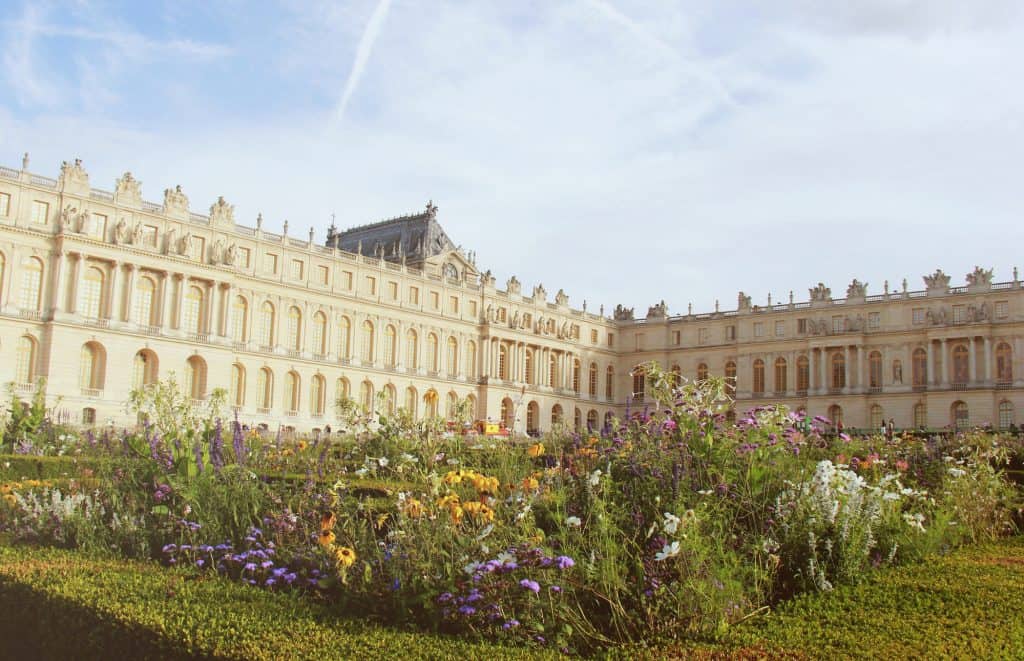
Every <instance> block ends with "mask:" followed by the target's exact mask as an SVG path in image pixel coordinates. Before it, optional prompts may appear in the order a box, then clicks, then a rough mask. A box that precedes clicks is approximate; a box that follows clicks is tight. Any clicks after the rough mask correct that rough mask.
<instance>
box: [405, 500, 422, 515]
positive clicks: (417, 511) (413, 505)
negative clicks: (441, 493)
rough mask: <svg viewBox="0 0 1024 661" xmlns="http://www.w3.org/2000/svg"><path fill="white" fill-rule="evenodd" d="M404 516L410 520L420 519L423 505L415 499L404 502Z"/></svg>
mask: <svg viewBox="0 0 1024 661" xmlns="http://www.w3.org/2000/svg"><path fill="white" fill-rule="evenodd" d="M405 515H406V516H408V517H409V518H411V519H418V518H420V517H421V516H423V503H421V502H420V501H418V500H416V499H415V498H410V499H409V500H407V501H405Z"/></svg>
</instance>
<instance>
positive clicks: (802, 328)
mask: <svg viewBox="0 0 1024 661" xmlns="http://www.w3.org/2000/svg"><path fill="white" fill-rule="evenodd" d="M796 332H797V333H798V334H800V335H806V334H807V320H806V319H797V320H796Z"/></svg>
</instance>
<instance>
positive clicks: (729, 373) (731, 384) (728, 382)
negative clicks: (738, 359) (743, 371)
mask: <svg viewBox="0 0 1024 661" xmlns="http://www.w3.org/2000/svg"><path fill="white" fill-rule="evenodd" d="M725 393H726V394H727V395H729V396H730V397H732V396H734V395H735V394H736V363H734V362H732V361H731V360H730V361H729V362H727V363H726V364H725Z"/></svg>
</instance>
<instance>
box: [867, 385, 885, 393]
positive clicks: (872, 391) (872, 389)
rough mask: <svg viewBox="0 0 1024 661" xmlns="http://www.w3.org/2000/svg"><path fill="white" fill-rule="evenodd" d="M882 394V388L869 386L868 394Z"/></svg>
mask: <svg viewBox="0 0 1024 661" xmlns="http://www.w3.org/2000/svg"><path fill="white" fill-rule="evenodd" d="M881 393H882V387H881V386H869V387H868V394H869V395H879V394H881Z"/></svg>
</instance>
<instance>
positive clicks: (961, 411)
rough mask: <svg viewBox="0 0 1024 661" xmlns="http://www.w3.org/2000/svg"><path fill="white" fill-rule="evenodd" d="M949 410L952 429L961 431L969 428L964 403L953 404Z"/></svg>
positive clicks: (969, 423) (968, 417) (969, 421)
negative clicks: (951, 418)
mask: <svg viewBox="0 0 1024 661" xmlns="http://www.w3.org/2000/svg"><path fill="white" fill-rule="evenodd" d="M950 408H951V411H952V414H953V427H954V428H955V429H956V430H957V431H963V430H965V429H967V428H968V427H970V426H971V416H970V412H969V411H968V409H967V404H966V403H965V402H953V406H952V407H950Z"/></svg>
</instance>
